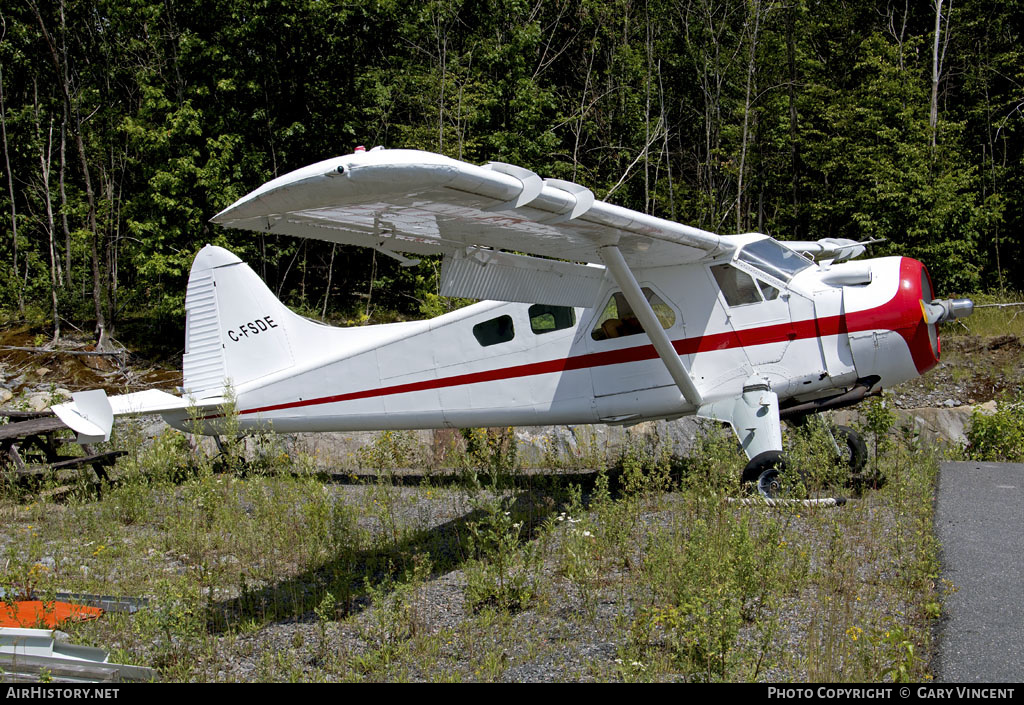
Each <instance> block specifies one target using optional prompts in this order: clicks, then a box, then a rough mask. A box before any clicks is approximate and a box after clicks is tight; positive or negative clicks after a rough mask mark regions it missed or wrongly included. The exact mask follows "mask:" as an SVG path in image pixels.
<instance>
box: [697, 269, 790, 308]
mask: <svg viewBox="0 0 1024 705" xmlns="http://www.w3.org/2000/svg"><path fill="white" fill-rule="evenodd" d="M711 273H712V274H714V275H715V281H716V282H718V288H719V289H721V290H722V294H723V295H724V296H725V302H726V303H727V304H729V305H730V306H744V305H746V304H758V303H761V302H762V301H772V300H774V299H777V298H779V290H778V289H776V288H775V287H774V286H772V285H771V284H766V283H765V282H762V281H758V280H757V279H754V278H753V277H752V276H750V275H749V274H747V273H746V272H742V271H740V270H739V269H736V268H735V267H733V266H731V265H728V264H718V265H715V266H714V267H712V268H711Z"/></svg>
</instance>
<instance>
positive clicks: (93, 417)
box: [51, 389, 224, 443]
mask: <svg viewBox="0 0 1024 705" xmlns="http://www.w3.org/2000/svg"><path fill="white" fill-rule="evenodd" d="M71 398H72V401H69V402H67V403H64V404H56V405H54V406H53V407H51V408H52V409H53V413H54V414H56V415H57V418H59V419H60V420H61V421H63V422H64V423H65V424H67V425H68V427H69V428H71V430H73V431H74V432H75V433H77V434H78V437H77V438H76V440H77V442H78V443H98V442H100V441H106V440H109V439H110V431H111V429H112V428H113V426H114V418H115V417H117V416H139V415H145V414H164V413H167V412H176V411H178V412H180V411H183V410H185V409H188V408H189V407H191V406H193V405H194V406H195V407H196V408H199V409H204V408H209V407H215V406H218V405H220V404H223V403H224V399H223V398H216V399H204V400H203V401H202V403H200V404H196V403H195V402H194V401H192V400H190V399H185V398H182V397H176V396H174V395H173V394H168V393H167V392H161V391H160V390H158V389H147V390H146V391H143V392H134V393H132V394H120V395H118V396H116V397H107V393H106V392H104V391H103V390H102V389H91V390H89V391H87V392H75V393H74V394H72V395H71Z"/></svg>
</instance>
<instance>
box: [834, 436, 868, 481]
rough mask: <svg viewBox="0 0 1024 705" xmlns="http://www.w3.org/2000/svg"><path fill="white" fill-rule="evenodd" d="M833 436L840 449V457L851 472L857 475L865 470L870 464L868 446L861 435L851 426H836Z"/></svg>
mask: <svg viewBox="0 0 1024 705" xmlns="http://www.w3.org/2000/svg"><path fill="white" fill-rule="evenodd" d="M832 436H833V438H835V440H836V445H837V446H838V447H839V457H840V459H841V460H842V461H843V462H844V463H846V465H847V466H848V467H849V468H850V472H851V473H852V474H855V475H856V474H857V473H859V472H860V471H861V470H863V469H864V466H865V465H866V464H867V462H868V446H867V444H866V443H865V442H864V439H863V438H861V437H860V434H859V433H857V432H856V431H854V430H853V429H852V428H850V427H849V426H836V427H835V430H834V431H833V432H832Z"/></svg>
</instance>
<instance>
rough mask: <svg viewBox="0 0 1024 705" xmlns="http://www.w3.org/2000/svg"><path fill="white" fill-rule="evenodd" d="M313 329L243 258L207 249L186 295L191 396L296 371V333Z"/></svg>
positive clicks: (185, 366) (185, 368) (186, 377)
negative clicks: (304, 329)
mask: <svg viewBox="0 0 1024 705" xmlns="http://www.w3.org/2000/svg"><path fill="white" fill-rule="evenodd" d="M311 325H314V324H312V323H310V322H308V321H306V320H305V319H303V318H301V317H300V316H298V315H296V314H294V313H292V312H291V311H289V310H288V308H287V307H285V305H284V304H282V303H281V302H280V301H278V299H277V297H276V296H274V294H273V293H272V292H271V291H270V289H268V288H267V285H266V284H264V283H263V280H262V279H260V278H259V276H257V274H256V273H255V272H254V271H252V269H251V268H250V267H249V266H248V265H247V264H245V263H244V262H243V261H242V260H240V259H239V258H238V257H236V256H235V255H233V254H232V253H230V252H228V251H227V250H225V249H223V248H221V247H215V246H213V245H207V246H206V247H204V248H203V249H202V250H201V251H200V252H199V254H198V255H196V259H195V261H194V262H193V263H192V271H191V273H190V275H189V279H188V290H187V292H186V294H185V355H184V357H183V359H182V373H183V383H182V386H183V387H184V390H185V393H186V394H187V395H188V396H190V397H191V398H193V399H195V400H197V401H200V400H202V399H208V398H211V397H219V396H221V395H222V394H223V393H224V390H225V387H227V386H228V385H232V386H234V387H238V386H240V385H242V384H245V383H247V382H251V381H253V380H256V379H259V378H261V377H265V376H266V375H269V374H273V373H274V372H278V371H279V370H283V369H286V368H288V367H291V366H292V365H293V364H294V363H295V350H294V349H293V346H294V345H295V344H296V343H297V342H298V341H297V340H295V339H294V338H295V337H296V336H295V335H294V333H295V331H296V330H297V329H298V328H300V327H304V326H311ZM290 334H291V335H290Z"/></svg>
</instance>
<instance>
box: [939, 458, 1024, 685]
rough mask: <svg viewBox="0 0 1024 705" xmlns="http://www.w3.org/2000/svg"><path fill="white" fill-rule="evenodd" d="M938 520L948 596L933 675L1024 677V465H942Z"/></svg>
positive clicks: (949, 678)
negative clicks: (949, 588) (950, 589)
mask: <svg viewBox="0 0 1024 705" xmlns="http://www.w3.org/2000/svg"><path fill="white" fill-rule="evenodd" d="M935 526H936V531H937V533H938V537H939V541H940V542H941V543H942V553H941V558H942V566H943V568H942V577H943V578H944V579H946V580H948V581H950V582H951V583H952V584H953V585H954V586H956V588H957V590H956V592H954V593H953V594H952V595H947V597H946V601H945V605H944V610H943V614H944V616H943V619H942V621H941V623H940V625H939V648H938V655H937V659H936V662H935V663H934V664H933V665H934V668H935V680H936V681H939V682H946V683H953V682H957V683H960V682H979V683H1007V682H1010V683H1019V682H1022V681H1024V532H1022V529H1024V464H1018V463H978V462H969V463H942V466H941V469H940V471H939V494H938V503H937V506H936V515H935Z"/></svg>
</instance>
